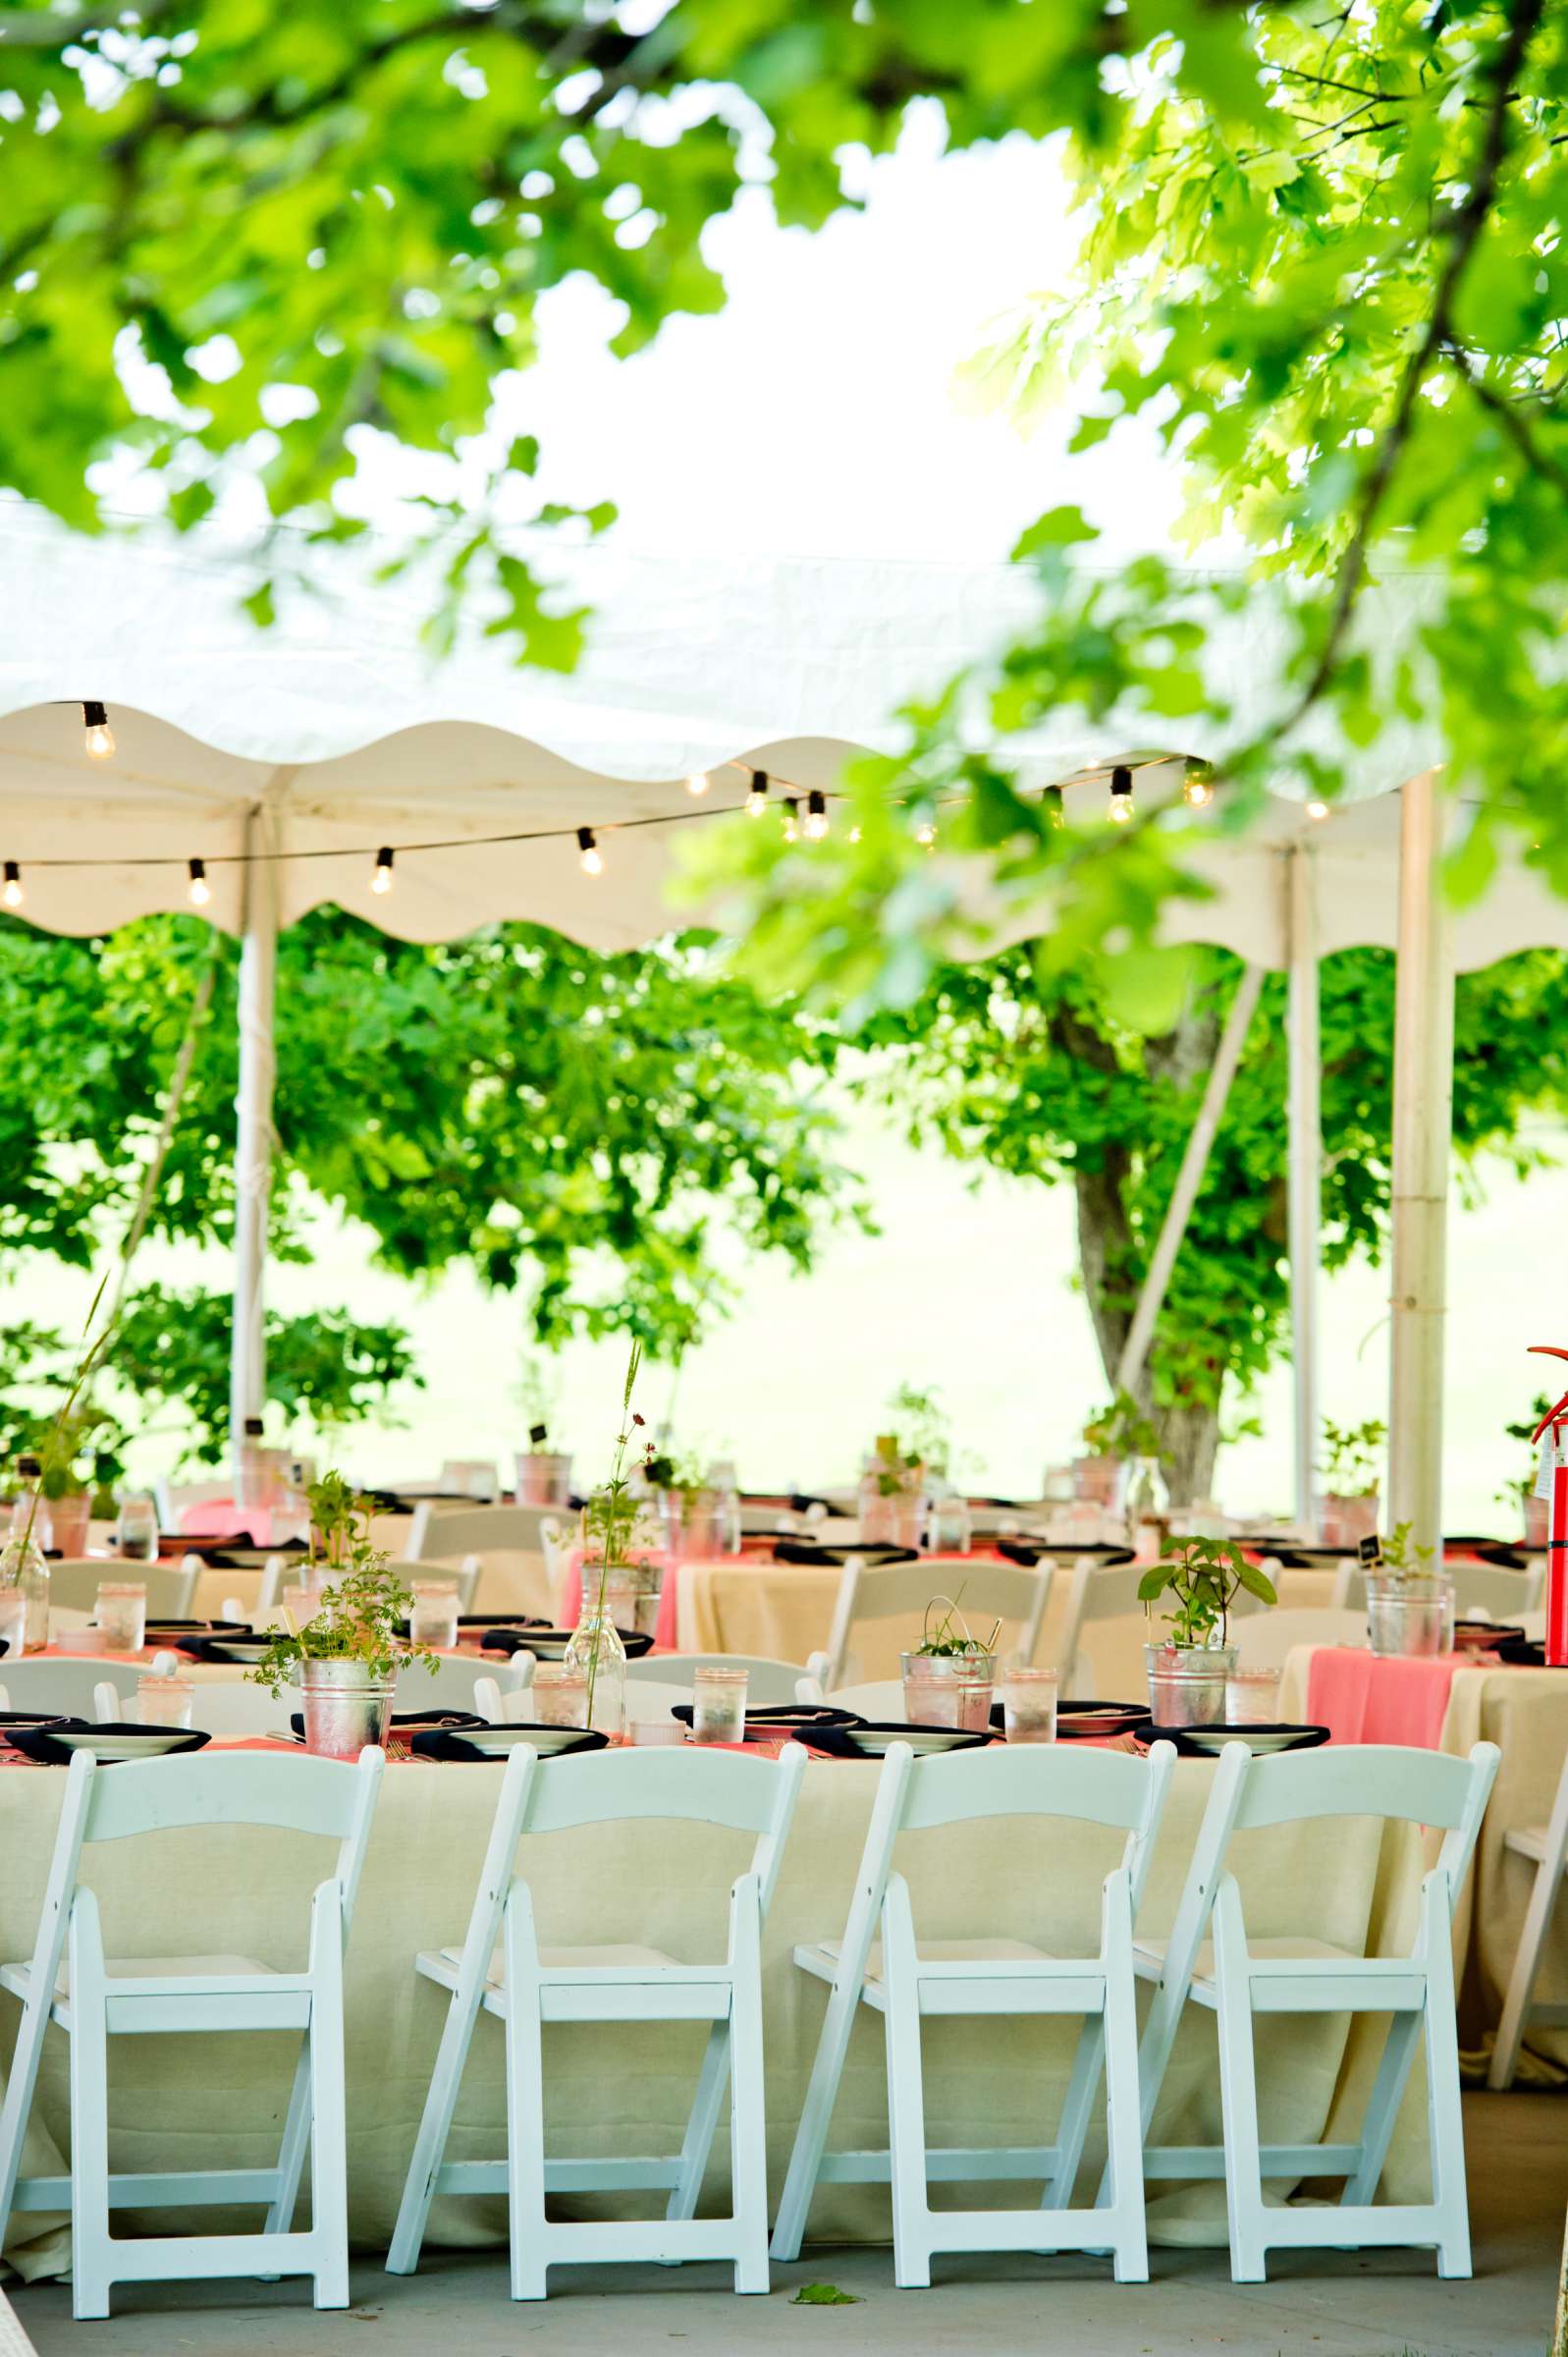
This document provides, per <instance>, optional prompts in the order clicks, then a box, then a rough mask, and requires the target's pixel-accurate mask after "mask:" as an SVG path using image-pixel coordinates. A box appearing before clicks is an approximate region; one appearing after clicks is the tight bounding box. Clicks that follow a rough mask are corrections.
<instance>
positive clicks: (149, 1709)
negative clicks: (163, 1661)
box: [136, 1672, 190, 1727]
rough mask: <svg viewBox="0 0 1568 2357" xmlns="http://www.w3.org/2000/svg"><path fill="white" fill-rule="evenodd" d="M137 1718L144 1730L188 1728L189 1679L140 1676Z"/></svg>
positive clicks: (137, 1686)
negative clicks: (153, 1728)
mask: <svg viewBox="0 0 1568 2357" xmlns="http://www.w3.org/2000/svg"><path fill="white" fill-rule="evenodd" d="M136 1718H137V1720H138V1721H139V1722H140V1724H141V1726H143V1727H189V1725H190V1680H189V1677H160V1676H159V1675H158V1673H157V1672H150V1673H148V1674H146V1675H143V1676H141V1677H138V1678H137V1680H136Z"/></svg>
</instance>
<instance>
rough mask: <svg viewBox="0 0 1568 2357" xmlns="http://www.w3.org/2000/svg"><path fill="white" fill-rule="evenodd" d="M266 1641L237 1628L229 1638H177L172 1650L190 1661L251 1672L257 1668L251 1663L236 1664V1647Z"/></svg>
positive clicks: (172, 1642) (198, 1636)
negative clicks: (214, 1663)
mask: <svg viewBox="0 0 1568 2357" xmlns="http://www.w3.org/2000/svg"><path fill="white" fill-rule="evenodd" d="M266 1641H267V1640H266V1638H265V1637H258V1636H253V1635H252V1634H251V1632H250V1630H249V1629H244V1628H235V1629H231V1630H230V1631H229V1633H228V1635H227V1636H219V1635H192V1636H189V1637H175V1638H173V1639H171V1641H170V1642H171V1649H172V1650H173V1651H174V1652H175V1653H183V1654H184V1655H185V1657H186V1659H187V1660H188V1661H191V1662H218V1663H220V1664H222V1665H223V1666H224V1667H225V1668H227V1669H231V1670H232V1669H235V1668H239V1669H243V1670H250V1669H253V1668H254V1667H255V1665H254V1664H253V1663H251V1662H241V1663H238V1664H237V1663H236V1661H235V1656H234V1647H235V1646H236V1645H264V1644H265V1643H266Z"/></svg>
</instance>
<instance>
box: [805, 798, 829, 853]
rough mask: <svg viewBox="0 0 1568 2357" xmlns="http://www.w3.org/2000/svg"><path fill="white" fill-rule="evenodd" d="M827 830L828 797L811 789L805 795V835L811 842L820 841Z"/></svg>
mask: <svg viewBox="0 0 1568 2357" xmlns="http://www.w3.org/2000/svg"><path fill="white" fill-rule="evenodd" d="M827 832H828V797H827V795H822V794H818V793H817V792H815V790H813V792H812V793H810V794H808V795H807V796H806V835H807V837H808V839H809V840H810V841H811V842H812V843H820V842H821V841H822V839H823V837H824V836H825V835H826V834H827Z"/></svg>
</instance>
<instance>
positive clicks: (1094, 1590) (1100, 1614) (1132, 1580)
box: [1056, 1555, 1278, 1693]
mask: <svg viewBox="0 0 1568 2357" xmlns="http://www.w3.org/2000/svg"><path fill="white" fill-rule="evenodd" d="M1147 1568H1148V1566H1147V1564H1144V1563H1112V1564H1109V1565H1102V1563H1101V1562H1100V1559H1099V1558H1098V1557H1096V1556H1093V1555H1080V1556H1079V1557H1078V1558H1077V1559H1076V1560H1075V1562H1074V1563H1073V1566H1072V1584H1071V1586H1070V1587H1069V1589H1068V1591H1067V1610H1066V1613H1065V1615H1064V1617H1063V1619H1062V1624H1061V1633H1060V1636H1059V1638H1058V1641H1057V1646H1056V1662H1057V1666H1058V1668H1059V1670H1060V1672H1061V1684H1062V1691H1063V1693H1065V1692H1067V1690H1068V1688H1069V1687H1070V1686H1071V1685H1072V1682H1073V1670H1074V1666H1075V1664H1076V1663H1077V1660H1078V1655H1079V1651H1080V1648H1081V1646H1082V1644H1083V1640H1084V1636H1085V1632H1086V1631H1087V1630H1088V1629H1090V1628H1092V1627H1093V1625H1094V1623H1095V1622H1096V1621H1097V1620H1128V1619H1131V1617H1133V1615H1134V1614H1144V1613H1145V1612H1146V1609H1147V1608H1146V1607H1145V1606H1144V1604H1143V1602H1142V1600H1141V1599H1140V1597H1139V1594H1138V1582H1139V1581H1140V1580H1141V1579H1142V1577H1143V1575H1144V1572H1145V1571H1146V1569H1147ZM1264 1568H1265V1569H1266V1570H1268V1571H1269V1572H1270V1575H1271V1577H1272V1576H1274V1575H1275V1574H1276V1573H1277V1571H1278V1565H1277V1563H1274V1562H1272V1559H1271V1558H1268V1557H1266V1558H1265V1559H1264ZM1268 1609H1269V1608H1268V1607H1267V1606H1266V1605H1263V1604H1261V1603H1260V1602H1259V1600H1258V1598H1257V1597H1256V1596H1249V1595H1248V1594H1247V1592H1246V1590H1245V1588H1243V1589H1242V1590H1241V1591H1240V1593H1239V1594H1238V1595H1236V1596H1235V1597H1234V1598H1233V1599H1232V1600H1231V1605H1230V1610H1229V1614H1228V1619H1229V1621H1230V1623H1231V1624H1232V1626H1231V1631H1230V1632H1228V1633H1233V1629H1234V1623H1235V1622H1236V1621H1237V1620H1238V1619H1245V1618H1247V1617H1249V1616H1250V1615H1252V1614H1256V1613H1263V1612H1266V1611H1267V1610H1268ZM1159 1634H1160V1623H1159V1622H1158V1621H1155V1622H1153V1623H1152V1624H1151V1626H1150V1630H1149V1635H1150V1639H1151V1641H1153V1640H1155V1639H1156V1638H1158V1636H1159Z"/></svg>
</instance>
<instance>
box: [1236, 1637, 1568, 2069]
mask: <svg viewBox="0 0 1568 2357" xmlns="http://www.w3.org/2000/svg"><path fill="white" fill-rule="evenodd" d="M1315 1650H1316V1648H1315V1647H1313V1646H1311V1645H1298V1646H1297V1647H1295V1648H1294V1650H1293V1651H1292V1652H1291V1654H1290V1655H1289V1657H1288V1659H1287V1661H1286V1663H1285V1669H1284V1674H1283V1676H1282V1677H1281V1679H1280V1684H1279V1716H1280V1718H1281V1719H1284V1720H1292V1719H1305V1717H1306V1715H1307V1680H1308V1675H1309V1672H1310V1670H1311V1665H1312V1657H1313V1653H1314V1652H1315ZM1483 1740H1485V1741H1487V1742H1488V1743H1495V1744H1496V1745H1497V1746H1498V1748H1499V1749H1500V1751H1501V1753H1502V1761H1501V1765H1500V1766H1499V1768H1498V1770H1497V1781H1496V1783H1495V1784H1494V1785H1493V1787H1492V1794H1491V1800H1490V1802H1489V1804H1488V1806H1487V1816H1486V1822H1485V1823H1484V1825H1483V1826H1482V1829H1481V1839H1480V1841H1479V1842H1478V1843H1477V1846H1476V1865H1475V1870H1474V1872H1473V1874H1472V1875H1471V1878H1470V1886H1469V1889H1468V1891H1466V1892H1465V1893H1464V1894H1463V1896H1462V1899H1461V1903H1460V1907H1459V1911H1458V1918H1457V1921H1456V1924H1455V1946H1454V1965H1455V1970H1456V1973H1457V1974H1458V1976H1459V2037H1460V2044H1461V2046H1462V2047H1463V2049H1464V2051H1465V2064H1466V2069H1467V2071H1470V2072H1473V2073H1475V2074H1476V2075H1478V2076H1479V2075H1481V2074H1483V2073H1484V2072H1485V2069H1486V2065H1487V2057H1488V2056H1489V2055H1490V2052H1491V2048H1492V2044H1493V2041H1494V2039H1495V2037H1496V2032H1497V2021H1498V2017H1499V2016H1500V2014H1501V2012H1502V2005H1503V1999H1504V1997H1505V1995H1506V1994H1507V1988H1508V1975H1509V1973H1510V1972H1511V1970H1512V1969H1513V1961H1514V1957H1515V1955H1516V1953H1517V1952H1518V1947H1519V1935H1520V1932H1521V1930H1522V1929H1523V1926H1524V1919H1525V1909H1526V1907H1527V1906H1528V1905H1529V1903H1530V1892H1531V1889H1532V1886H1533V1884H1534V1881H1535V1872H1536V1869H1535V1861H1534V1860H1533V1859H1529V1858H1522V1857H1520V1856H1519V1854H1518V1852H1517V1851H1515V1850H1511V1849H1509V1847H1508V1846H1507V1839H1506V1836H1507V1834H1508V1832H1509V1829H1510V1828H1511V1827H1515V1826H1527V1825H1544V1824H1545V1822H1546V1820H1547V1818H1548V1817H1549V1816H1550V1815H1551V1805H1552V1801H1553V1799H1554V1798H1555V1796H1556V1791H1557V1782H1558V1779H1559V1778H1560V1776H1561V1775H1562V1765H1563V1759H1564V1756H1565V1755H1568V1672H1564V1671H1561V1670H1523V1669H1509V1668H1506V1667H1504V1666H1502V1665H1497V1666H1496V1667H1493V1668H1489V1669H1488V1668H1476V1669H1472V1668H1469V1667H1467V1666H1459V1667H1456V1668H1455V1670H1454V1672H1453V1681H1452V1684H1451V1685H1450V1687H1449V1689H1448V1709H1447V1712H1446V1714H1445V1716H1444V1719H1443V1723H1442V1730H1441V1733H1440V1735H1439V1737H1438V1743H1437V1748H1438V1749H1439V1750H1441V1751H1447V1752H1452V1753H1455V1754H1456V1755H1462V1754H1464V1753H1465V1752H1468V1751H1469V1750H1470V1748H1471V1745H1472V1744H1474V1743H1479V1742H1482V1741H1483ZM1536 1996H1537V1998H1538V1999H1539V2000H1540V2001H1541V2002H1542V2003H1543V2004H1561V2003H1564V2002H1568V1908H1563V1907H1559V1908H1558V1909H1557V1912H1556V1915H1555V1917H1554V1919H1553V1924H1552V1931H1551V1936H1550V1938H1549V1939H1548V1941H1547V1944H1546V1947H1545V1951H1544V1953H1543V1955H1542V1959H1541V1977H1540V1979H1539V1980H1538V1982H1537V1984H1536ZM1520 2076H1521V2079H1522V2080H1523V2081H1525V2082H1526V2083H1528V2082H1529V2081H1530V2080H1531V2079H1535V2080H1536V2081H1537V2083H1538V2084H1539V2083H1542V2082H1549V2083H1551V2084H1560V2083H1561V2082H1562V2081H1563V2080H1564V2079H1565V2078H1568V2030H1554V2029H1547V2028H1544V2027H1542V2026H1541V2024H1540V2023H1532V2024H1531V2025H1530V2027H1529V2029H1528V2030H1527V2032H1526V2043H1525V2047H1524V2050H1523V2052H1522V2054H1521V2056H1520Z"/></svg>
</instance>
